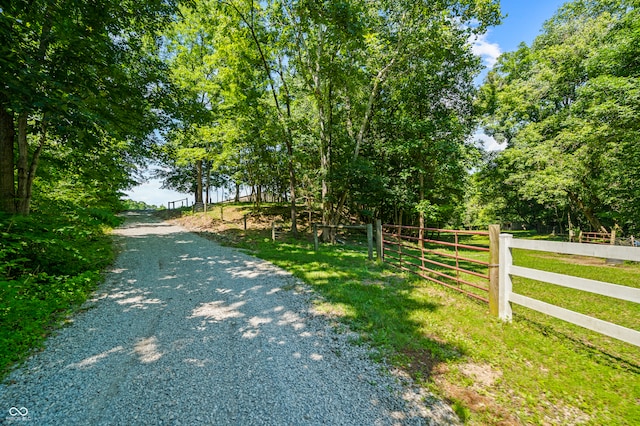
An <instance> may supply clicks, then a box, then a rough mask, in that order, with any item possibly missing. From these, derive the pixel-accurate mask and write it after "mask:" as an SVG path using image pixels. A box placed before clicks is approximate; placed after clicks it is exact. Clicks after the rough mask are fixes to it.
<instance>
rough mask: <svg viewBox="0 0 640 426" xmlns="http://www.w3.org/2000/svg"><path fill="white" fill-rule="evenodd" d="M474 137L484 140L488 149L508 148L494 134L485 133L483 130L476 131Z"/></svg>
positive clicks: (499, 149)
mask: <svg viewBox="0 0 640 426" xmlns="http://www.w3.org/2000/svg"><path fill="white" fill-rule="evenodd" d="M473 139H474V140H476V141H480V142H482V145H484V149H485V150H486V151H502V150H504V149H505V148H506V144H504V143H503V144H500V143H498V141H496V140H495V139H494V138H493V137H492V136H489V135H487V134H485V133H484V132H482V130H478V131H477V132H476V133H474V134H473Z"/></svg>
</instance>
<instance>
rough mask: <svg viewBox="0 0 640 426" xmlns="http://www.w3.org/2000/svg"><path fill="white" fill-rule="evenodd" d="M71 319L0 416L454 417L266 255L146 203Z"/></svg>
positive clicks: (107, 420)
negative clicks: (184, 224)
mask: <svg viewBox="0 0 640 426" xmlns="http://www.w3.org/2000/svg"><path fill="white" fill-rule="evenodd" d="M116 234H117V235H118V237H117V238H118V239H119V240H120V243H121V246H122V253H121V254H120V256H119V258H118V260H117V262H116V263H115V265H114V267H113V270H112V271H111V272H110V273H109V274H108V276H107V279H106V281H105V283H104V284H103V285H102V286H101V287H100V289H99V290H98V291H97V292H96V294H95V297H94V298H93V299H92V300H90V301H89V302H88V306H90V307H91V309H88V310H87V311H86V312H84V313H81V314H79V315H77V316H76V317H75V319H74V322H73V324H72V325H70V326H69V327H66V328H64V329H62V330H60V331H59V332H58V333H56V335H54V336H52V337H51V338H50V339H49V340H48V342H47V347H46V349H45V350H44V351H43V352H41V353H39V354H37V355H35V356H34V357H32V358H31V359H29V360H28V361H27V362H26V363H25V365H23V367H22V368H20V369H19V370H16V371H14V372H13V373H12V374H11V375H10V376H9V377H8V378H7V380H6V381H5V382H4V383H3V384H2V385H1V386H0V410H2V411H1V412H0V423H6V424H11V423H13V424H16V423H18V422H19V421H31V422H32V424H38V425H61V424H69V425H78V424H86V425H99V424H109V425H112V424H113V425H133V424H145V425H146V424H149V425H157V424H185V425H197V424H202V425H243V426H244V425H307V424H308V425H378V424H380V425H391V424H457V419H456V417H455V415H454V414H453V413H452V411H451V409H450V408H449V407H448V406H447V405H445V404H443V403H441V402H439V401H438V400H436V399H435V398H432V397H429V396H428V395H426V394H423V393H420V392H419V391H417V390H415V389H412V388H411V387H410V386H409V384H408V383H406V382H405V381H404V380H400V379H398V378H397V377H396V376H394V375H393V374H391V373H389V372H385V371H384V370H383V369H382V367H381V366H380V365H378V364H375V363H372V362H371V361H370V360H369V356H368V355H369V349H367V348H366V347H363V346H355V345H352V344H350V343H349V340H350V339H352V338H353V336H352V335H350V333H348V332H342V333H340V332H338V331H336V328H335V327H334V326H333V325H331V324H330V322H329V321H328V320H327V319H326V318H324V317H322V316H320V315H316V314H314V312H313V309H312V304H310V300H311V299H312V298H313V294H312V293H311V292H310V291H309V290H305V287H304V286H301V285H298V284H299V283H297V282H296V280H295V279H294V278H293V277H291V276H290V275H289V274H288V273H286V272H284V271H282V270H281V269H279V268H277V267H275V266H273V265H271V264H270V263H268V262H265V261H262V260H259V259H256V258H253V257H250V256H248V255H245V254H243V253H242V252H240V251H237V250H234V249H231V248H227V247H222V246H219V245H217V244H216V243H214V242H211V241H208V240H206V239H203V238H201V237H198V236H197V235H194V234H192V233H189V232H187V231H186V230H185V229H183V228H181V227H179V226H175V225H170V224H168V223H164V222H159V221H157V220H156V219H154V218H152V217H151V216H150V215H148V214H144V213H138V214H135V213H130V214H128V216H127V221H126V222H125V224H124V226H123V227H121V228H120V229H118V230H117V231H116Z"/></svg>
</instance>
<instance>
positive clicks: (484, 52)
mask: <svg viewBox="0 0 640 426" xmlns="http://www.w3.org/2000/svg"><path fill="white" fill-rule="evenodd" d="M564 3H565V0H535V1H528V0H501V2H500V4H501V7H502V12H503V14H505V15H507V16H506V17H505V18H504V19H503V21H502V24H501V25H500V26H498V27H494V28H491V29H490V30H489V31H488V32H487V34H485V35H484V36H483V37H481V38H480V39H478V40H477V41H476V42H475V44H474V52H475V53H476V54H477V55H479V56H481V57H482V58H483V63H484V64H485V65H486V66H487V67H491V66H492V65H493V64H494V63H495V61H496V59H497V58H498V56H500V54H501V53H503V52H510V51H513V50H515V49H516V48H517V47H518V45H519V44H520V43H521V42H525V43H526V44H528V45H531V42H533V40H534V39H535V38H536V36H537V35H538V34H540V31H541V29H542V24H543V23H544V22H545V21H546V20H547V19H549V18H551V16H553V14H554V13H555V12H556V11H557V10H558V8H559V7H560V6H562V5H563V4H564ZM475 136H476V137H477V138H478V139H482V140H483V141H484V142H485V147H486V148H487V149H500V147H499V146H498V145H497V144H496V143H495V141H493V140H491V139H490V138H488V137H487V136H485V135H481V134H476V135H475ZM160 186H161V184H160V182H159V181H157V180H151V181H149V182H146V183H144V184H142V185H139V186H137V187H135V188H133V189H132V190H131V191H128V192H127V197H129V198H131V199H133V200H136V201H144V202H146V203H148V204H153V205H165V206H166V205H167V202H168V201H173V200H178V199H181V198H185V194H181V193H178V192H175V191H169V190H164V189H160ZM187 196H188V197H189V199H190V200H191V202H193V195H187ZM220 196H221V195H218V197H220ZM216 198H217V197H216V195H213V201H216Z"/></svg>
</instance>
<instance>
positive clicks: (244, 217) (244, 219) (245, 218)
mask: <svg viewBox="0 0 640 426" xmlns="http://www.w3.org/2000/svg"><path fill="white" fill-rule="evenodd" d="M242 221H243V222H244V230H245V231H246V230H247V215H246V214H245V215H244V216H242Z"/></svg>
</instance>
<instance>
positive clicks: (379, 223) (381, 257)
mask: <svg viewBox="0 0 640 426" xmlns="http://www.w3.org/2000/svg"><path fill="white" fill-rule="evenodd" d="M382 241H383V239H382V220H380V219H376V257H377V258H378V260H384V251H383V250H384V247H383V246H382Z"/></svg>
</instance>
